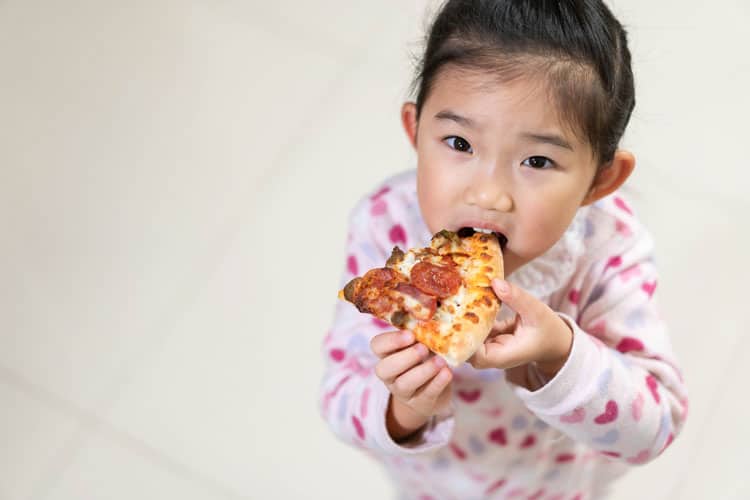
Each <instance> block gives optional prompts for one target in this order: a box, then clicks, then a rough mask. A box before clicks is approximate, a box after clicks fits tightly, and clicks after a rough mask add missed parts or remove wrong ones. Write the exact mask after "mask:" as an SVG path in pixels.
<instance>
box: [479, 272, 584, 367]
mask: <svg viewBox="0 0 750 500" xmlns="http://www.w3.org/2000/svg"><path fill="white" fill-rule="evenodd" d="M492 289H493V290H494V291H495V294H496V295H497V296H498V298H499V299H500V300H501V301H502V302H503V306H505V307H510V308H511V309H513V310H514V311H515V312H516V316H515V319H514V320H513V321H511V322H509V323H507V324H504V325H497V324H496V326H495V328H494V329H493V332H492V333H491V334H490V336H489V337H488V338H487V340H485V342H484V344H483V345H482V346H480V347H479V349H477V351H476V353H474V355H473V356H472V357H471V358H469V363H471V365H472V366H473V367H474V368H479V369H482V368H499V369H506V370H507V369H510V368H514V367H519V366H525V365H526V364H528V363H532V362H534V363H536V365H537V368H538V369H539V370H540V371H541V372H542V374H544V375H545V376H548V377H549V378H552V377H554V375H555V374H556V373H557V372H558V371H559V370H560V368H562V366H563V365H564V364H565V361H567V359H568V355H569V354H570V349H571V346H572V345H573V331H572V330H571V329H570V327H569V326H568V325H567V323H565V321H564V320H563V319H562V318H561V317H560V316H558V315H557V314H556V313H555V312H554V311H553V310H552V309H550V307H549V306H548V305H547V304H545V303H543V302H541V301H540V300H538V299H537V298H536V297H534V296H532V295H530V294H529V293H528V292H526V291H525V290H523V289H521V288H519V287H517V286H516V285H514V284H512V283H509V282H507V281H504V280H499V279H495V280H492Z"/></svg>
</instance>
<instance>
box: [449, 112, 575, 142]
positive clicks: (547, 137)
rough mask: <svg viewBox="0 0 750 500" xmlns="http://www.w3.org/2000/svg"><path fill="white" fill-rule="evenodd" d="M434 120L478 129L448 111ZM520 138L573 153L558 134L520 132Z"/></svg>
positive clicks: (467, 120)
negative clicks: (448, 121)
mask: <svg viewBox="0 0 750 500" xmlns="http://www.w3.org/2000/svg"><path fill="white" fill-rule="evenodd" d="M435 118H436V119H438V120H450V121H453V122H456V123H458V124H459V125H463V126H464V127H466V128H469V129H472V130H473V129H476V128H478V126H477V124H476V122H475V121H474V120H472V119H471V118H467V117H465V116H461V115H458V114H456V113H454V112H453V111H451V110H449V109H445V110H443V111H440V112H439V113H438V114H436V115H435ZM520 136H521V138H522V139H525V140H530V141H534V142H540V143H543V144H551V145H553V146H557V147H560V148H564V149H569V150H570V151H573V146H571V145H570V143H569V142H568V141H566V140H565V138H563V137H562V136H561V135H558V134H537V133H534V132H522V133H521V134H520Z"/></svg>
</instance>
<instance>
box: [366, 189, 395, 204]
mask: <svg viewBox="0 0 750 500" xmlns="http://www.w3.org/2000/svg"><path fill="white" fill-rule="evenodd" d="M390 190H391V188H390V187H388V186H385V187H384V188H382V189H381V190H380V191H378V192H377V193H375V194H374V195H372V196H370V199H371V200H372V201H375V200H377V199H378V198H380V197H381V196H383V195H384V194H386V193H387V192H389V191H390Z"/></svg>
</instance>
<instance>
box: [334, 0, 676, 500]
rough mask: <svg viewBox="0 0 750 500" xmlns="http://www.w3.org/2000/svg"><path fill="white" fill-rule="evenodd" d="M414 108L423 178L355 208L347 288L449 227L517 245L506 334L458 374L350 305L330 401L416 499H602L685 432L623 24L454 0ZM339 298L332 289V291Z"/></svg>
mask: <svg viewBox="0 0 750 500" xmlns="http://www.w3.org/2000/svg"><path fill="white" fill-rule="evenodd" d="M415 83H416V84H417V99H416V102H407V103H406V104H404V105H403V108H402V111H401V118H402V121H403V125H404V128H405V130H406V134H407V136H408V138H409V141H410V142H411V144H412V145H413V147H414V149H415V150H416V153H417V169H416V172H414V171H408V172H405V173H403V174H400V175H397V176H395V177H393V178H391V179H388V180H387V181H385V183H383V184H382V185H380V186H377V187H376V188H375V189H373V191H372V192H371V193H369V195H368V196H366V197H364V198H363V199H362V200H361V202H360V203H359V204H358V205H357V206H356V207H355V208H354V210H353V212H352V214H351V218H350V227H349V238H348V250H347V254H348V255H347V262H346V268H345V273H344V276H343V277H342V280H341V285H342V286H343V284H344V283H346V282H347V281H348V280H350V279H351V278H353V277H354V276H357V275H361V274H363V273H364V272H366V271H367V270H368V269H371V268H374V267H382V266H383V265H384V263H385V261H386V259H387V258H388V256H389V255H390V253H391V249H392V248H393V246H394V245H398V246H400V247H401V248H402V249H407V248H411V247H417V246H426V245H427V244H428V242H429V240H430V237H431V236H432V234H434V233H435V232H438V231H440V230H441V229H449V230H454V231H456V230H458V229H460V228H463V227H474V228H484V229H490V230H492V231H494V232H497V233H501V234H502V235H504V236H505V238H506V239H507V242H506V243H504V246H503V258H504V263H505V274H506V279H507V281H503V280H496V281H495V282H493V284H492V285H493V289H494V291H495V293H496V294H497V295H498V297H499V298H500V300H501V301H502V302H503V307H502V309H501V313H500V315H499V317H498V320H497V322H496V324H495V328H494V329H493V332H492V333H491V335H490V337H489V338H488V339H487V341H486V342H485V344H484V345H483V346H482V347H481V348H480V349H479V350H478V351H477V353H476V354H475V355H474V356H473V357H472V358H471V359H470V360H469V362H468V363H466V364H464V365H462V366H460V367H458V368H456V369H454V370H451V369H449V368H448V367H447V366H445V363H444V361H443V360H442V358H440V357H438V356H433V355H432V354H431V353H429V352H428V350H427V349H426V348H425V347H424V346H423V345H421V344H419V343H415V341H414V337H413V335H412V334H411V333H410V332H406V331H393V328H392V327H389V325H387V324H384V323H382V322H380V321H378V320H375V319H374V318H373V317H372V316H370V315H367V314H361V313H359V312H357V310H356V309H355V308H354V307H353V306H352V305H351V304H349V303H346V302H343V301H342V302H340V303H339V304H338V305H337V308H336V314H335V318H334V322H333V326H332V329H331V331H330V332H329V335H328V336H327V337H326V339H325V343H324V355H325V359H326V363H327V370H326V374H325V377H324V379H323V383H322V390H321V399H322V401H321V411H322V414H323V416H324V418H325V419H326V420H327V422H328V423H329V425H330V426H331V428H332V429H333V431H334V432H335V433H336V434H337V435H338V436H339V437H340V438H342V439H343V440H345V441H347V442H349V443H351V444H354V445H355V446H358V447H361V448H362V449H364V450H366V451H368V452H369V453H370V454H371V455H373V456H374V457H376V458H377V459H378V460H379V461H381V462H382V463H383V464H384V466H385V467H386V469H387V471H388V472H389V474H390V476H391V477H392V478H393V480H394V481H395V484H396V488H397V490H398V492H399V498H403V499H407V498H408V499H428V498H432V499H444V498H445V499H461V500H465V499H480V498H528V499H549V500H552V499H566V500H572V499H577V500H583V499H593V498H602V497H603V496H604V495H605V492H606V489H607V486H608V485H609V484H610V483H611V482H612V481H613V480H614V479H615V478H617V477H619V476H620V475H622V474H623V473H624V472H625V471H626V470H627V469H628V468H629V467H630V466H631V465H633V464H643V463H646V462H648V461H650V460H653V459H654V458H656V457H657V456H659V454H661V453H662V452H663V451H664V449H665V448H667V447H668V446H669V444H670V443H671V442H672V440H673V439H674V437H675V436H676V435H677V433H678V432H679V430H680V428H681V427H682V425H683V423H684V420H685V416H686V412H687V399H686V392H685V387H684V385H683V382H682V377H681V375H680V371H679V368H678V367H677V364H676V361H675V358H674V355H673V353H672V350H671V347H670V342H669V339H668V337H667V332H666V328H665V325H664V323H663V321H662V319H661V317H660V315H659V312H658V309H657V305H656V303H655V300H654V299H655V297H654V291H655V289H656V283H657V271H656V267H655V264H654V258H653V243H652V240H651V238H650V237H649V235H648V233H647V232H646V230H645V229H644V227H643V226H642V225H641V224H640V223H639V222H638V220H637V219H636V217H635V215H634V213H633V210H632V209H631V208H630V206H629V205H628V203H627V202H626V201H625V199H624V197H623V196H622V195H621V194H620V193H619V192H618V191H617V190H618V188H619V187H620V186H621V185H622V184H623V182H624V181H625V180H626V179H627V178H628V176H629V175H630V173H631V172H632V170H633V167H634V165H635V159H634V157H633V155H632V154H630V153H629V152H627V151H624V150H621V149H618V143H619V141H620V138H621V137H622V134H623V132H624V130H625V127H626V125H627V123H628V120H629V118H630V114H631V111H632V109H633V106H634V103H635V98H634V87H633V76H632V71H631V67H630V53H629V51H628V47H627V40H626V33H625V31H624V29H623V28H622V26H621V25H620V24H619V22H618V21H617V20H616V19H615V18H614V17H613V15H612V13H611V12H610V11H609V9H608V8H607V7H606V6H605V5H603V4H602V2H601V1H598V0H558V1H554V2H552V1H536V0H449V1H448V2H447V3H446V4H445V5H444V6H443V8H442V10H441V11H440V12H439V14H438V16H437V17H436V19H435V21H434V24H433V26H432V28H431V31H430V33H429V37H428V43H427V47H426V51H425V53H424V56H423V59H422V61H421V66H420V72H419V74H418V75H417V79H416V81H415ZM332 293H335V291H334V292H332Z"/></svg>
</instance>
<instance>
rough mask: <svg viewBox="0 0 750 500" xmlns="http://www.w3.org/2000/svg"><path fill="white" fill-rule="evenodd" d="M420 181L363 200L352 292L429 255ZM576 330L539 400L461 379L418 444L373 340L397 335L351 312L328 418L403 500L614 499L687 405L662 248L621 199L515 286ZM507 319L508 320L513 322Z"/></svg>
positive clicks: (352, 222) (457, 375)
mask: <svg viewBox="0 0 750 500" xmlns="http://www.w3.org/2000/svg"><path fill="white" fill-rule="evenodd" d="M431 236H432V235H431V234H430V231H429V229H428V228H427V227H426V225H425V223H424V221H423V219H422V217H421V214H420V210H419V206H418V203H417V194H416V171H414V170H410V171H407V172H404V173H401V174H399V175H396V176H394V177H392V178H390V179H388V180H387V181H386V182H384V183H383V184H382V185H380V186H378V187H377V188H376V189H375V190H373V191H372V192H371V193H369V194H368V195H367V196H366V197H364V198H363V199H362V200H361V201H360V202H359V203H358V204H357V205H356V207H355V208H354V209H353V211H352V213H351V216H350V219H349V234H348V238H347V247H346V248H347V250H346V252H347V254H346V263H345V266H344V274H343V276H342V278H341V286H343V285H344V284H345V283H346V282H347V281H349V280H350V279H351V278H353V277H354V276H358V275H361V274H363V273H364V272H366V271H367V270H369V269H371V268H374V267H382V266H383V263H384V262H385V260H386V259H387V258H388V256H389V255H390V253H391V250H392V248H393V246H394V245H398V246H400V247H401V248H402V249H403V248H412V247H418V246H426V245H427V244H428V243H429V241H430V238H431ZM506 279H508V280H509V281H511V282H514V283H516V284H518V285H519V286H521V287H523V288H524V289H525V290H527V291H528V292H530V293H532V294H533V295H534V296H536V297H537V298H539V299H540V300H542V301H543V302H545V303H546V304H548V305H549V306H550V307H551V308H552V309H553V310H555V311H556V312H557V313H558V314H559V315H560V316H561V317H562V318H563V319H564V320H565V321H566V322H567V323H568V324H569V325H570V326H571V328H572V329H573V332H574V333H573V345H572V350H571V353H570V356H569V358H568V360H567V362H566V363H565V365H564V366H563V368H562V369H561V370H560V371H559V372H558V373H557V375H556V376H555V377H554V378H553V379H552V380H541V379H539V377H540V376H539V374H538V373H534V372H532V373H529V376H530V378H531V379H532V380H533V379H534V378H535V377H536V378H537V379H538V380H537V382H538V384H537V387H539V388H538V389H537V390H534V391H530V390H527V389H525V388H521V387H518V386H515V385H513V384H511V383H509V382H507V381H506V380H505V376H504V373H503V371H502V370H494V369H492V370H475V369H474V368H472V367H471V366H470V365H468V364H464V365H461V366H460V367H458V368H456V369H455V370H454V382H453V399H452V404H451V410H450V411H449V412H447V413H446V414H445V415H441V416H439V417H436V418H433V419H432V420H431V421H430V423H429V424H428V426H427V428H426V429H425V430H424V431H423V432H422V433H420V434H419V435H418V436H416V437H415V438H414V439H413V440H411V441H410V442H408V443H401V444H397V443H395V442H394V441H393V440H392V439H391V438H390V436H389V434H388V432H387V430H386V426H385V413H386V408H387V405H388V399H389V392H388V390H387V388H386V387H385V385H384V384H383V383H382V382H381V381H380V380H379V379H378V378H377V377H376V376H375V373H374V371H373V368H374V366H375V364H376V363H377V358H376V357H375V355H374V354H373V353H372V352H371V351H370V347H369V342H370V339H371V338H372V337H373V336H375V335H377V334H378V333H381V332H384V331H388V330H392V329H393V327H391V326H390V325H388V324H386V323H384V322H382V321H379V320H377V319H375V318H373V317H372V316H370V315H368V314H362V313H359V312H358V311H357V310H356V308H354V307H353V306H352V305H351V304H349V303H346V302H343V301H341V302H339V303H338V304H337V306H336V310H335V314H334V318H333V323H332V325H331V329H330V331H329V332H328V335H327V336H326V338H325V340H324V343H323V355H324V357H325V362H326V371H325V375H324V377H323V381H322V387H321V401H320V405H321V413H322V415H323V417H324V418H325V420H326V421H327V422H328V424H329V425H330V427H331V429H332V430H333V431H334V433H335V434H336V435H338V436H339V437H340V438H341V439H343V440H344V441H346V442H348V443H351V444H353V445H354V446H357V447H359V448H362V449H364V450H365V451H367V452H368V453H369V454H370V455H372V456H374V457H375V458H377V459H378V460H379V461H380V462H381V463H382V464H383V465H384V466H385V468H386V470H387V471H388V473H389V475H390V476H391V477H392V478H393V480H394V483H395V485H396V490H397V492H398V495H399V498H404V499H406V498H409V499H430V498H431V499H457V500H458V499H460V500H465V499H483V498H528V499H546V500H553V499H554V500H563V499H564V500H573V499H578V500H583V499H587V500H588V499H593V498H602V497H603V496H604V494H605V492H606V490H607V487H608V485H609V484H610V483H611V482H612V481H613V480H614V479H616V478H617V477H619V476H621V475H622V474H623V473H625V472H626V471H627V469H628V468H629V467H630V466H632V465H634V464H643V463H646V462H649V461H650V460H653V459H654V458H655V457H657V456H658V455H660V454H661V453H662V452H663V451H664V450H665V449H666V448H667V447H668V446H669V445H670V443H672V440H673V439H674V438H675V436H676V435H677V434H678V432H679V431H680V429H681V428H682V426H683V424H684V421H685V418H686V416H687V393H686V389H685V385H684V382H683V379H682V376H681V374H680V371H679V368H678V366H677V362H676V360H675V357H674V355H673V352H672V348H671V345H670V341H669V338H668V335H667V329H666V326H665V324H664V322H663V320H662V318H661V316H660V315H659V310H658V306H657V302H656V296H655V294H654V292H655V290H656V285H657V270H656V266H655V263H654V258H653V242H652V239H651V237H650V235H649V234H648V232H647V231H646V229H645V228H644V227H643V225H642V224H641V223H640V222H639V221H638V220H637V218H636V217H635V214H634V212H633V209H632V208H631V207H630V205H629V204H628V203H627V201H626V200H625V197H624V196H623V194H622V193H620V192H616V193H613V194H612V195H610V196H607V197H605V198H603V199H601V200H600V201H598V202H597V203H595V204H594V205H592V206H589V207H584V208H581V209H579V211H578V213H577V214H576V216H575V218H574V220H573V222H572V223H571V225H570V227H569V228H568V229H567V231H566V232H565V234H564V235H563V236H562V238H561V239H560V240H559V241H558V242H557V243H556V244H555V245H554V246H553V247H552V248H551V249H550V250H548V251H547V252H546V253H545V254H544V255H542V256H540V257H538V258H537V259H535V260H534V261H532V262H530V263H528V264H526V265H525V266H523V267H521V268H520V269H518V270H517V271H515V272H514V273H513V274H511V275H510V276H507V277H506ZM507 312H508V310H507V308H502V309H501V315H502V314H505V313H507Z"/></svg>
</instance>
